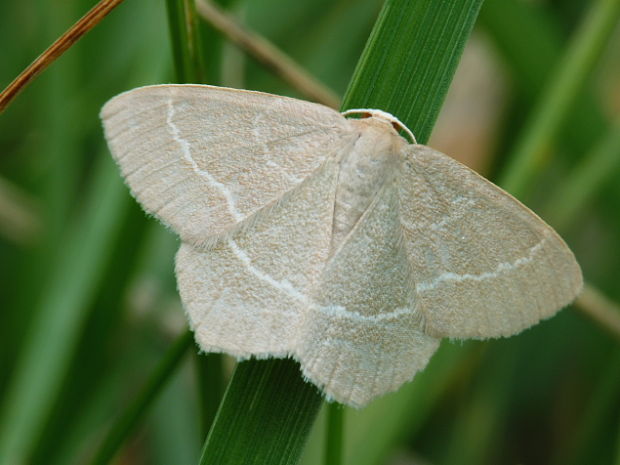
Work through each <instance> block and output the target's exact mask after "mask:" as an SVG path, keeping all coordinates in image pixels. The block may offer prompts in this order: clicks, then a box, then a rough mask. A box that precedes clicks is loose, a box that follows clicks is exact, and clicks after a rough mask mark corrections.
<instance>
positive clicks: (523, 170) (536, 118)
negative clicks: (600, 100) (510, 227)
mask: <svg viewBox="0 0 620 465" xmlns="http://www.w3.org/2000/svg"><path fill="white" fill-rule="evenodd" d="M619 17H620V0H598V2H597V3H596V4H595V5H593V7H592V8H591V10H590V12H589V14H588V16H587V17H586V19H585V20H584V22H583V24H582V26H581V27H580V29H579V31H578V32H577V34H576V36H575V37H574V39H573V40H572V42H571V44H570V45H569V47H568V51H567V53H566V55H565V57H564V58H563V60H562V63H561V64H560V65H559V68H558V70H557V73H556V74H555V76H554V78H553V79H551V81H550V82H549V85H548V87H547V89H546V91H545V92H544V93H543V97H542V98H541V99H540V100H539V102H538V105H537V106H536V108H535V109H534V110H533V113H532V116H531V117H530V118H529V120H528V123H527V125H526V127H525V128H524V130H523V134H522V136H521V137H520V138H519V139H518V143H517V146H516V148H515V150H514V152H513V153H512V155H511V156H510V158H509V165H508V166H507V167H506V169H505V172H504V175H503V176H502V177H501V178H500V185H502V186H503V187H504V188H505V189H507V190H508V191H510V192H511V193H513V194H514V195H516V196H518V197H519V196H522V195H523V194H524V192H525V190H526V188H527V186H528V183H529V182H530V181H531V180H532V178H533V177H534V176H535V175H536V174H537V173H538V172H540V171H541V170H542V169H543V168H544V166H545V165H546V164H547V163H549V159H550V154H549V146H550V144H551V143H552V142H553V138H554V136H555V135H556V133H557V131H558V130H559V128H560V126H561V124H562V123H563V122H564V120H565V118H566V114H567V111H568V110H569V109H570V108H571V105H572V104H573V103H574V102H575V99H576V98H577V96H578V95H579V92H580V91H581V90H582V88H583V86H584V83H585V81H586V79H587V77H588V76H589V74H590V72H591V71H592V69H593V67H594V65H595V64H596V61H597V59H598V57H599V56H600V54H601V52H602V51H603V49H604V46H605V44H606V43H607V41H608V39H609V36H610V34H611V33H612V32H613V29H614V26H615V24H616V23H617V22H618V18H619Z"/></svg>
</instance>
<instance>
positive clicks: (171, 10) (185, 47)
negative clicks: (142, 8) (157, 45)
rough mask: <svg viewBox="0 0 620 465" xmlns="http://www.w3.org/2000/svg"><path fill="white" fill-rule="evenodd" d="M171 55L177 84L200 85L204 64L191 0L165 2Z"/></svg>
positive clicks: (203, 78)
mask: <svg viewBox="0 0 620 465" xmlns="http://www.w3.org/2000/svg"><path fill="white" fill-rule="evenodd" d="M166 6H167V9H168V26H169V30H170V40H171V44H172V55H173V58H174V65H175V70H176V78H177V81H178V82H183V83H184V82H194V83H202V82H204V80H205V77H206V73H205V63H204V56H203V53H202V40H201V38H200V27H199V22H198V16H197V14H196V6H195V4H194V1H193V0H166Z"/></svg>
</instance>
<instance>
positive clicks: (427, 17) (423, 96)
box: [343, 0, 482, 143]
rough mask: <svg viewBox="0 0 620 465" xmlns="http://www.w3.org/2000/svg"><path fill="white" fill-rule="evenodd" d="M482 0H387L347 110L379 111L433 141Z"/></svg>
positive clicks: (423, 139)
mask: <svg viewBox="0 0 620 465" xmlns="http://www.w3.org/2000/svg"><path fill="white" fill-rule="evenodd" d="M481 4H482V0H457V1H455V0H450V1H441V2H438V1H436V0H419V1H415V2H411V1H408V0H393V1H387V2H386V3H385V6H384V8H383V10H382V11H381V14H380V16H379V19H378V20H377V24H376V26H375V28H374V30H373V32H372V35H371V37H370V39H369V40H368V44H367V46H366V49H365V50H364V53H363V54H362V57H361V59H360V61H359V64H358V67H357V68H356V70H355V74H354V76H353V81H352V83H351V85H350V86H349V89H348V91H347V93H346V95H345V98H344V104H343V108H345V109H347V108H379V109H381V110H385V111H388V112H390V113H392V114H393V115H395V116H397V117H398V118H399V119H400V120H401V121H403V122H404V123H405V124H406V125H407V126H408V127H409V129H411V130H412V131H413V133H414V134H415V136H416V138H417V140H418V142H421V143H424V142H426V141H427V140H428V138H429V136H430V134H431V130H432V127H433V125H434V123H435V120H436V119H437V115H438V114H439V109H440V108H441V104H442V103H443V100H444V98H445V95H446V92H447V91H448V86H449V85H450V81H451V79H452V76H453V75H454V71H455V70H456V65H457V64H458V61H459V58H460V56H461V53H462V51H463V47H464V46H465V41H466V40H467V38H468V37H469V34H470V32H471V30H472V28H473V25H474V22H475V20H476V17H477V15H478V11H479V9H480V6H481Z"/></svg>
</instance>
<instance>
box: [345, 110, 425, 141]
mask: <svg viewBox="0 0 620 465" xmlns="http://www.w3.org/2000/svg"><path fill="white" fill-rule="evenodd" d="M351 115H358V116H359V118H360V119H363V118H375V119H377V120H379V121H381V122H383V123H387V124H389V125H390V126H392V128H393V129H394V130H395V131H396V133H397V134H400V132H401V131H402V132H404V133H405V134H406V135H407V137H408V138H409V142H411V143H412V144H417V141H416V140H415V136H414V135H413V132H411V130H410V129H409V128H408V127H407V126H405V125H404V124H403V123H402V122H401V121H400V120H399V119H398V118H397V117H396V116H394V115H392V114H390V113H388V112H387V111H383V110H374V109H371V108H354V109H351V110H347V111H343V112H342V116H344V117H347V116H351Z"/></svg>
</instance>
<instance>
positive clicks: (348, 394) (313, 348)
mask: <svg viewBox="0 0 620 465" xmlns="http://www.w3.org/2000/svg"><path fill="white" fill-rule="evenodd" d="M350 113H357V114H358V115H359V116H362V117H361V118H357V119H354V118H346V117H345V116H350ZM101 117H102V119H103V123H104V129H105V136H106V139H107V141H108V144H109V147H110V150H111V152H112V155H113V156H114V158H115V160H116V162H117V163H118V166H119V167H120V170H121V172H122V174H123V176H124V178H125V180H126V182H127V184H128V185H129V188H130V189H131V192H132V193H133V195H134V196H135V198H136V199H137V200H138V201H139V202H140V203H141V204H142V206H143V207H144V209H145V210H146V211H147V212H149V213H150V214H152V215H154V216H156V217H157V218H159V219H160V220H161V221H162V222H163V223H165V224H166V225H168V226H169V227H170V228H172V229H173V230H174V231H175V232H176V233H177V234H178V235H179V236H180V238H181V247H180V249H179V251H178V253H177V256H176V275H177V280H178V288H179V291H180V295H181V299H182V302H183V305H184V308H185V311H186V313H187V316H188V318H189V323H190V326H191V328H192V329H193V331H194V333H195V338H196V340H197V342H198V344H199V346H200V347H201V349H202V350H204V351H205V352H226V353H228V354H231V355H233V356H235V357H237V358H239V359H245V358H249V357H257V358H264V357H292V358H294V359H295V360H297V361H298V362H299V363H300V366H301V370H302V372H303V375H304V376H305V378H306V379H307V380H309V381H311V382H312V383H314V384H315V385H316V386H318V387H319V389H321V391H322V392H323V393H324V395H325V396H326V397H327V398H328V399H333V400H336V401H338V402H341V403H344V404H347V405H351V406H355V407H361V406H363V405H365V404H367V403H368V402H369V401H370V400H371V399H373V398H374V397H376V396H379V395H382V394H385V393H387V392H389V391H393V390H396V389H398V387H400V386H401V385H402V384H403V383H405V382H406V381H408V380H411V379H412V378H413V376H414V374H415V373H416V372H417V371H418V370H421V369H422V368H423V367H424V366H425V365H426V364H427V362H428V360H429V358H430V357H431V355H432V354H433V352H434V351H435V350H436V349H437V347H438V345H439V341H440V339H441V338H457V339H464V338H476V339H483V338H492V337H500V336H509V335H512V334H515V333H518V332H519V331H521V330H523V329H524V328H527V327H529V326H531V325H533V324H535V323H537V322H538V321H540V320H541V319H544V318H548V317H550V316H552V315H553V314H555V313H556V312H557V311H558V310H559V309H560V308H562V307H563V306H566V305H567V304H569V303H570V302H571V301H572V300H573V299H574V298H575V296H576V295H577V294H578V293H579V291H580V289H581V287H582V276H581V271H580V268H579V265H578V264H577V262H576V260H575V257H574V255H573V254H572V252H571V251H570V250H569V249H568V247H567V246H566V244H565V243H564V241H563V240H562V239H561V238H560V237H559V236H558V234H556V232H555V231H554V230H553V229H552V228H551V227H550V226H548V225H547V224H545V223H544V222H543V221H542V220H541V219H540V218H539V217H538V216H536V215H535V214H534V213H533V212H532V211H530V210H529V209H528V208H526V207H525V206H524V205H522V204H521V203H519V202H518V201H517V200H515V199H514V198H513V197H511V196H510V195H509V194H507V193H506V192H504V191H503V190H501V189H500V188H498V187H496V186H495V185H493V184H492V183H490V182H489V181H487V180H485V179H484V178H482V177H481V176H479V175H478V174H476V173H475V172H474V171H472V170H470V169H468V168H466V167H465V166H463V165H461V164H460V163H458V162H456V161H455V160H453V159H451V158H450V157H448V156H446V155H444V154H442V153H440V152H438V151H436V150H433V149H432V148H430V147H426V146H424V145H419V144H416V143H415V139H414V138H413V135H412V134H411V132H410V131H409V130H408V129H407V128H406V127H405V126H404V125H403V124H402V123H401V122H400V121H398V119H396V118H395V117H394V116H392V115H390V114H388V113H386V112H383V111H379V110H354V111H353V112H347V113H346V114H344V115H343V114H340V113H338V112H336V111H334V110H332V109H330V108H327V107H325V106H322V105H318V104H314V103H309V102H304V101H300V100H295V99H292V98H287V97H280V96H276V95H270V94H265V93H260V92H251V91H244V90H236V89H228V88H222V87H213V86H204V85H157V86H149V87H142V88H138V89H134V90H131V91H129V92H126V93H123V94H121V95H119V96H116V97H114V98H113V99H112V100H110V101H109V102H108V103H107V104H106V105H105V106H104V107H103V109H102V112H101ZM401 132H404V133H406V134H408V135H409V138H410V139H411V140H407V139H405V138H403V137H401V135H400V133H401Z"/></svg>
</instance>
